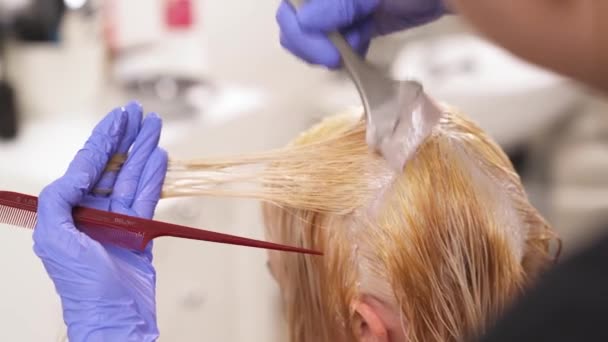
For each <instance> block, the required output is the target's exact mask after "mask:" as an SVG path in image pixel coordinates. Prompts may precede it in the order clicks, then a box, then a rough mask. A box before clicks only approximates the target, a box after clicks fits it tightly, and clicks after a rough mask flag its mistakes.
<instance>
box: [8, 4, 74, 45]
mask: <svg viewBox="0 0 608 342" xmlns="http://www.w3.org/2000/svg"><path fill="white" fill-rule="evenodd" d="M65 11H66V7H65V3H64V2H63V0H33V1H32V3H31V4H30V5H29V6H28V7H27V8H26V9H24V10H23V11H21V13H19V15H18V16H17V17H16V18H15V21H14V24H13V27H12V28H11V30H12V31H13V33H14V34H15V36H16V38H17V39H19V40H22V41H26V42H48V41H54V40H55V38H56V34H57V31H58V30H59V26H60V25H61V20H62V18H63V15H64V13H65Z"/></svg>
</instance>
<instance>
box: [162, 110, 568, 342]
mask: <svg viewBox="0 0 608 342" xmlns="http://www.w3.org/2000/svg"><path fill="white" fill-rule="evenodd" d="M192 195H197V196H199V195H216V196H217V195H222V196H237V197H250V198H257V199H260V200H261V201H262V202H263V206H262V209H263V213H264V221H265V223H266V226H267V234H268V238H269V240H272V241H274V242H278V243H284V244H289V245H294V246H300V247H305V248H311V249H316V250H321V251H323V252H324V253H325V255H324V256H323V257H318V256H310V255H301V254H293V253H280V254H277V253H278V252H271V253H273V254H274V257H275V258H276V260H279V263H278V265H277V266H278V267H277V268H276V269H275V272H276V273H278V274H277V278H278V279H279V281H280V285H281V291H282V294H283V298H284V302H285V313H286V316H287V317H286V318H287V322H288V325H289V331H290V337H291V341H293V342H313V341H315V342H317V341H341V340H355V339H356V336H357V334H356V328H357V326H358V324H357V323H358V320H359V319H360V317H358V316H357V315H356V313H355V311H354V310H353V307H352V304H353V303H354V301H355V300H357V299H360V298H364V297H366V296H367V297H371V298H375V299H377V300H380V301H381V302H383V303H385V304H386V305H388V306H389V307H390V308H392V309H393V310H394V312H395V313H396V314H397V315H399V316H401V318H402V323H403V325H404V326H403V330H404V332H405V334H406V336H407V340H408V341H411V342H426V341H461V340H463V339H466V338H473V337H475V336H477V335H478V334H480V333H482V332H483V331H485V329H486V328H487V327H488V326H489V325H490V324H491V323H492V321H493V320H494V319H495V318H496V317H497V316H498V315H500V314H501V313H502V312H503V311H504V310H505V308H506V307H507V306H508V305H509V303H511V302H512V300H513V299H514V298H515V297H516V296H517V295H518V294H520V293H521V291H523V290H524V289H525V288H526V286H528V285H529V284H530V283H531V282H532V281H533V280H534V279H535V277H537V276H538V275H539V274H540V272H541V271H542V270H543V269H544V268H545V267H546V266H547V265H549V263H550V262H551V261H552V256H551V255H550V252H549V242H550V240H552V239H555V238H556V236H555V235H554V233H553V232H552V231H551V229H550V227H549V225H548V224H547V223H546V222H545V220H544V219H543V218H542V217H541V215H540V214H539V213H538V212H537V211H536V209H535V208H534V207H533V206H532V205H531V204H530V203H529V201H528V199H527V197H526V194H525V192H524V189H523V187H522V184H521V182H520V179H519V177H518V175H517V174H516V173H515V171H514V170H513V167H512V165H511V163H510V161H509V159H508V158H507V156H506V155H505V154H504V153H503V151H502V150H501V149H500V148H499V147H498V146H497V145H496V144H495V143H494V142H493V141H492V140H491V139H489V138H488V137H487V136H486V135H485V134H484V133H483V132H482V130H481V129H480V128H479V127H477V126H476V125H475V124H474V123H473V122H471V121H470V120H468V119H466V118H465V117H464V116H463V115H461V114H458V113H457V112H456V111H454V110H452V109H446V110H445V113H444V116H443V117H442V118H441V120H440V123H439V125H438V126H437V127H436V128H435V129H434V131H433V133H432V135H431V136H430V137H428V138H427V139H426V140H425V141H424V143H423V144H422V145H421V146H420V147H419V149H418V150H417V152H416V153H415V155H414V157H413V159H411V160H410V161H409V163H408V164H407V165H406V167H405V169H404V171H403V172H402V173H400V174H398V173H394V172H393V171H391V169H390V168H389V167H388V166H387V165H386V163H385V162H384V161H383V160H382V159H381V158H380V157H379V156H378V155H376V154H375V153H372V152H371V151H369V149H368V148H367V146H366V144H365V125H364V122H363V121H362V120H361V118H360V116H359V115H356V113H355V114H353V113H346V114H342V115H337V116H334V117H331V118H328V119H326V120H324V121H323V122H321V123H320V124H319V125H317V126H315V127H313V128H312V129H310V130H308V131H306V132H304V133H303V134H302V135H301V136H299V137H298V138H297V139H295V140H294V141H293V143H292V144H290V145H288V146H287V147H285V148H283V149H279V150H276V151H270V152H267V153H261V154H257V155H250V156H240V157H235V158H227V159H216V160H191V161H175V160H172V161H170V166H169V171H168V173H167V176H166V181H165V188H164V191H163V197H175V196H192Z"/></svg>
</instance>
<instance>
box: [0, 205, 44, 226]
mask: <svg viewBox="0 0 608 342" xmlns="http://www.w3.org/2000/svg"><path fill="white" fill-rule="evenodd" d="M37 218H38V214H37V213H36V212H34V211H29V210H25V209H18V208H13V207H9V206H6V205H2V204H0V223H5V224H8V225H12V226H19V227H23V228H29V229H34V227H36V220H37Z"/></svg>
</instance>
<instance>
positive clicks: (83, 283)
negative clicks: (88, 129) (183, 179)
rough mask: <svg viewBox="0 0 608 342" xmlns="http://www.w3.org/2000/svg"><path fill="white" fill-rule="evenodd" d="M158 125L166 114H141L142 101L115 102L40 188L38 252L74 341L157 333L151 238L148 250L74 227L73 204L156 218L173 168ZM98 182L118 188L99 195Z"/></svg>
mask: <svg viewBox="0 0 608 342" xmlns="http://www.w3.org/2000/svg"><path fill="white" fill-rule="evenodd" d="M160 131H161V120H160V118H159V117H158V116H157V115H155V114H151V115H149V116H147V117H146V118H145V119H144V120H143V122H142V108H141V107H140V106H139V105H138V104H136V103H130V104H129V105H128V106H127V107H126V108H120V109H115V110H113V111H112V112H110V113H109V114H108V115H107V116H106V117H105V118H104V119H103V120H102V121H101V122H100V123H99V124H98V125H97V126H96V127H95V129H94V131H93V133H92V135H91V137H90V138H89V139H88V141H87V142H86V144H85V145H84V148H83V149H81V150H80V151H78V153H77V154H76V157H75V158H74V160H73V161H72V162H71V163H70V165H69V167H68V170H67V171H66V173H65V174H64V175H63V176H62V177H61V178H59V179H57V180H56V181H54V182H53V183H51V184H50V185H48V186H47V187H46V188H44V190H43V191H42V192H41V194H40V196H39V205H38V223H37V225H36V228H35V230H34V234H33V238H34V252H35V253H36V255H38V257H40V259H41V260H42V262H43V264H44V267H45V269H46V271H47V272H48V275H49V276H50V278H51V279H52V281H53V283H54V285H55V289H56V291H57V293H58V294H59V296H60V297H61V304H62V307H63V318H64V321H65V323H66V325H67V327H68V336H69V340H70V341H154V340H156V339H157V338H158V335H159V332H158V328H157V324H156V301H155V286H156V273H155V270H154V267H153V265H152V243H150V245H148V246H147V249H146V250H145V251H144V252H136V251H130V250H126V249H123V248H119V247H115V246H110V245H102V244H100V243H99V242H97V241H95V240H92V239H91V238H89V237H88V236H87V235H85V234H84V233H81V232H80V231H78V230H77V229H76V227H75V226H74V222H73V220H72V215H71V212H72V208H73V207H74V206H76V205H82V206H88V207H93V208H96V209H102V210H110V211H114V212H118V213H121V214H127V215H132V216H139V217H144V218H151V217H152V216H153V214H154V210H155V207H156V204H157V203H158V200H159V197H160V193H161V188H162V184H163V182H164V177H165V173H166V168H167V155H166V153H165V152H164V151H163V150H161V149H160V148H159V147H158V140H159V136H160ZM131 146H132V149H131V151H130V154H129V157H128V159H127V161H126V162H125V164H124V165H123V167H122V168H121V170H120V172H118V173H116V172H105V173H104V168H105V166H106V164H107V162H108V160H109V158H110V157H111V156H112V155H113V154H115V153H125V152H127V151H128V150H129V148H130V147H131ZM94 188H108V189H113V192H112V193H111V194H109V195H93V194H92V190H93V189H94Z"/></svg>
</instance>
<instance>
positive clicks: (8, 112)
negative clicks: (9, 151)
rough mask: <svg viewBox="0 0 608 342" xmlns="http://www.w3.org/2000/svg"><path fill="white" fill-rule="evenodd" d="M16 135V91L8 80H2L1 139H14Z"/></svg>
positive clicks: (0, 92) (0, 97)
mask: <svg viewBox="0 0 608 342" xmlns="http://www.w3.org/2000/svg"><path fill="white" fill-rule="evenodd" d="M16 136H17V108H16V104H15V92H14V90H13V88H12V87H11V86H10V85H9V84H8V83H7V82H5V81H1V80H0V139H12V138H14V137H16Z"/></svg>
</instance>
